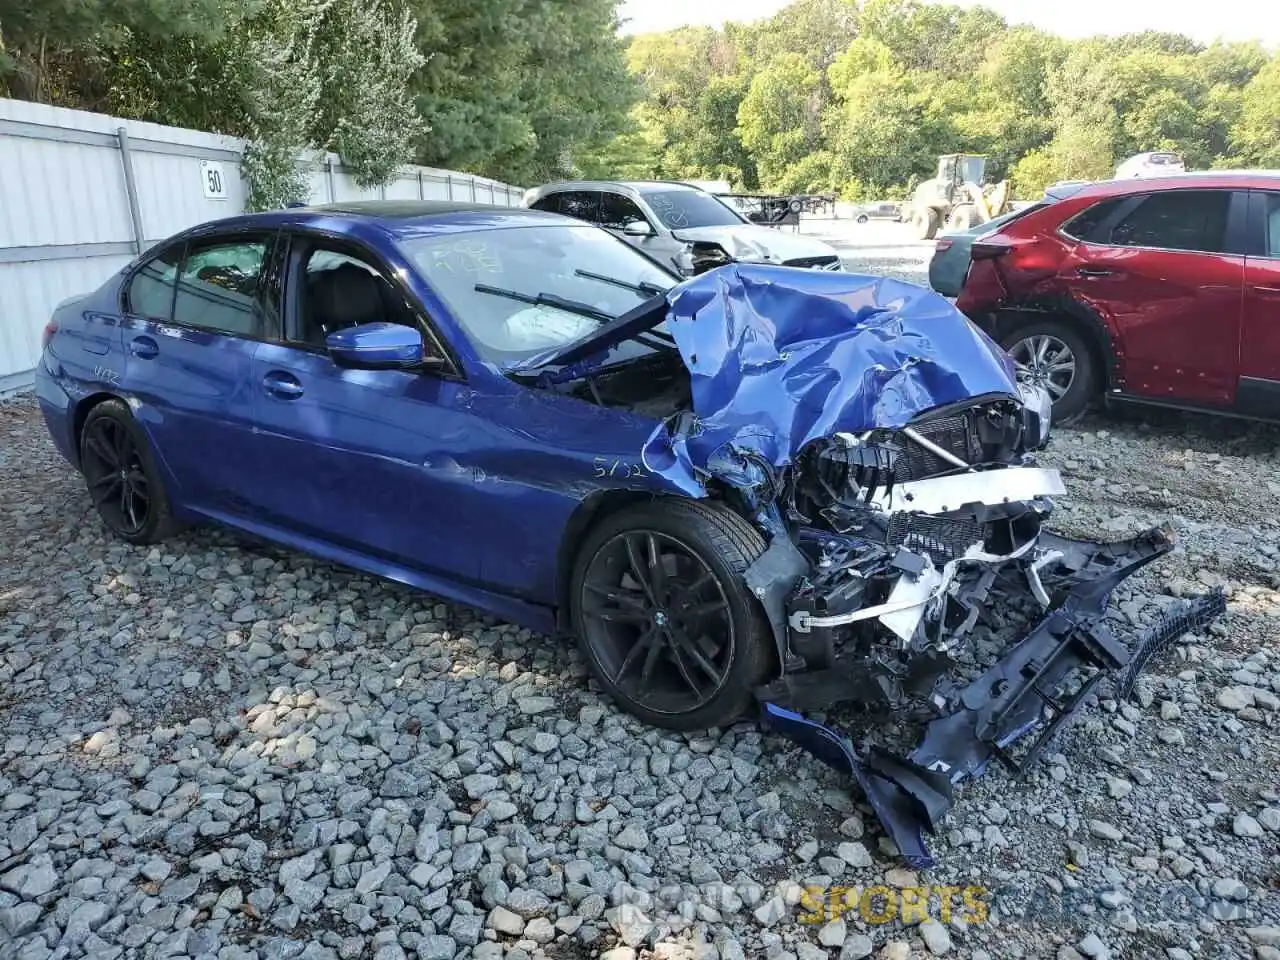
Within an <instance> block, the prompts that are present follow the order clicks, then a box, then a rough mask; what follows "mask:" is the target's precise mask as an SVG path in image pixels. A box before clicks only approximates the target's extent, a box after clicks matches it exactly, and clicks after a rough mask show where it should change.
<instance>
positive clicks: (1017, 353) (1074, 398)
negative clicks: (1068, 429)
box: [1000, 318, 1101, 424]
mask: <svg viewBox="0 0 1280 960" xmlns="http://www.w3.org/2000/svg"><path fill="white" fill-rule="evenodd" d="M1053 341H1056V344H1057V345H1058V346H1059V347H1062V348H1065V349H1066V350H1067V351H1068V352H1069V353H1070V355H1071V359H1072V360H1073V362H1074V369H1073V371H1072V376H1071V378H1070V380H1069V381H1066V380H1065V378H1063V377H1062V376H1060V375H1059V376H1058V377H1057V378H1056V379H1051V378H1052V377H1053V376H1054V375H1053V374H1052V373H1051V372H1050V371H1051V368H1052V367H1053V366H1055V361H1061V360H1062V358H1061V354H1060V352H1059V350H1058V347H1055V345H1054V343H1053ZM1046 342H1047V349H1046V351H1045V354H1044V359H1043V361H1042V362H1041V369H1040V372H1039V374H1036V373H1035V372H1034V371H1031V372H1028V364H1027V361H1034V360H1035V357H1036V354H1037V351H1038V349H1039V347H1040V345H1041V343H1046ZM1000 345H1001V346H1002V347H1004V349H1005V350H1006V351H1007V352H1008V353H1009V354H1010V356H1012V357H1013V358H1014V361H1015V362H1017V363H1018V364H1019V370H1018V378H1019V379H1020V380H1023V379H1028V380H1031V381H1032V382H1039V383H1042V385H1044V386H1046V387H1047V388H1048V389H1049V395H1050V397H1051V399H1052V400H1053V422H1054V423H1056V424H1062V423H1068V422H1070V421H1071V420H1074V419H1076V418H1077V417H1079V416H1080V415H1081V414H1083V413H1084V412H1085V410H1087V409H1088V407H1089V404H1090V403H1092V402H1093V400H1094V398H1095V397H1096V396H1097V394H1098V390H1099V386H1098V385H1099V382H1100V380H1099V378H1100V375H1101V371H1100V370H1099V369H1098V363H1097V358H1096V354H1095V353H1094V351H1093V349H1092V347H1091V345H1090V344H1089V342H1088V340H1087V339H1086V338H1085V337H1084V336H1083V335H1082V334H1081V333H1080V332H1079V330H1078V329H1077V328H1076V326H1075V325H1074V324H1072V323H1070V322H1069V321H1065V320H1056V319H1052V318H1051V319H1047V320H1036V321H1033V322H1031V323H1027V324H1023V325H1022V326H1019V327H1016V328H1015V329H1013V330H1011V331H1009V332H1008V333H1006V334H1005V335H1004V336H1003V337H1001V338H1000ZM1050 383H1056V384H1057V385H1058V387H1065V389H1064V391H1063V392H1061V393H1060V394H1059V393H1058V392H1056V391H1055V388H1054V387H1053V386H1050Z"/></svg>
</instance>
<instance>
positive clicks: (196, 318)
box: [173, 240, 268, 337]
mask: <svg viewBox="0 0 1280 960" xmlns="http://www.w3.org/2000/svg"><path fill="white" fill-rule="evenodd" d="M266 254H267V244H266V242H265V241H260V240H259V241H234V242H231V243H217V244H211V245H209V246H204V247H199V248H195V249H192V250H190V252H189V253H188V254H187V259H186V261H185V262H184V263H183V265H182V274H181V276H180V277H179V278H178V297H177V300H176V301H175V303H174V308H173V319H174V322H175V323H180V324H184V325H186V326H192V327H201V328H203V329H205V330H217V331H219V332H221V333H229V334H232V335H234V336H242V337H263V336H266V334H267V333H268V331H267V330H266V323H265V317H264V314H263V311H262V307H261V304H260V303H259V301H258V284H259V281H260V280H261V278H262V261H263V260H264V259H265V257H266Z"/></svg>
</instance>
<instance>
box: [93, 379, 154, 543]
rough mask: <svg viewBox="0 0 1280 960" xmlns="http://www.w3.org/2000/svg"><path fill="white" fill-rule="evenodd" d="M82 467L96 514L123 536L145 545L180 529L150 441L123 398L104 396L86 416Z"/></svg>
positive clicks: (122, 537) (129, 540)
mask: <svg viewBox="0 0 1280 960" xmlns="http://www.w3.org/2000/svg"><path fill="white" fill-rule="evenodd" d="M80 473H81V475H83V476H84V479H85V486H86V488H87V489H88V491H89V497H90V499H91V500H93V505H94V508H95V509H96V510H97V511H98V517H99V518H100V519H101V520H102V522H103V525H104V526H106V528H107V529H108V530H110V531H111V532H112V533H113V534H114V535H115V536H117V537H119V538H120V539H121V540H125V541H127V542H129V543H133V544H137V545H139V546H141V545H145V544H150V543H158V542H159V541H161V540H164V539H165V538H166V537H169V536H170V535H172V534H173V533H174V532H175V531H176V529H177V523H176V522H175V521H174V519H173V511H172V508H171V506H170V503H169V495H168V492H167V491H166V490H165V488H164V481H163V480H162V479H161V477H160V471H159V470H158V469H156V463H155V458H154V457H153V456H152V454H151V447H150V445H149V444H148V443H147V438H146V435H145V434H144V433H143V432H142V429H141V428H140V427H139V426H138V423H137V421H136V420H134V419H133V414H132V413H130V411H129V408H128V406H126V405H125V403H124V402H123V401H121V400H105V401H103V402H102V403H100V404H98V405H97V406H95V407H94V408H93V409H92V410H90V411H89V415H88V416H87V417H85V421H84V425H83V426H82V427H81V429H80Z"/></svg>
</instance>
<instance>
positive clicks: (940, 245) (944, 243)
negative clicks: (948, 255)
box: [934, 237, 955, 253]
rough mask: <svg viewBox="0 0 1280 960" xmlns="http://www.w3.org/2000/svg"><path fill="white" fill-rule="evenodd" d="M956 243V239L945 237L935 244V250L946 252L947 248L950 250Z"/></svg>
mask: <svg viewBox="0 0 1280 960" xmlns="http://www.w3.org/2000/svg"><path fill="white" fill-rule="evenodd" d="M954 245H955V241H954V240H948V239H946V238H945V237H944V238H943V239H941V240H939V241H938V242H937V244H936V245H935V246H934V250H935V251H936V252H937V253H945V252H946V251H947V250H950V249H951V248H952V246H954Z"/></svg>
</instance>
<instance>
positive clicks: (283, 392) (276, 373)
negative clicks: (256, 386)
mask: <svg viewBox="0 0 1280 960" xmlns="http://www.w3.org/2000/svg"><path fill="white" fill-rule="evenodd" d="M262 388H263V389H264V390H266V391H267V393H269V394H271V395H272V396H273V397H279V398H280V399H281V400H296V399H298V397H300V396H302V384H301V383H299V382H298V378H297V377H295V376H294V375H293V374H291V373H285V372H284V371H282V370H273V371H271V373H268V374H267V375H266V376H265V377H263V378H262Z"/></svg>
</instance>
